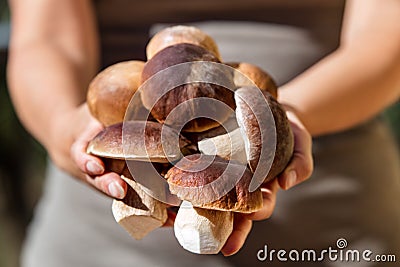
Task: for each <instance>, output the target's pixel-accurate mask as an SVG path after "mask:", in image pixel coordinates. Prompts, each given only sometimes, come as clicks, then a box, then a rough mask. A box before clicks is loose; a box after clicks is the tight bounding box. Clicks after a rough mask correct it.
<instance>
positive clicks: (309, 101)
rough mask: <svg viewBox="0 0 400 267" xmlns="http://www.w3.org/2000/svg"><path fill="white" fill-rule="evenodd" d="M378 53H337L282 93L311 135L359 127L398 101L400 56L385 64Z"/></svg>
mask: <svg viewBox="0 0 400 267" xmlns="http://www.w3.org/2000/svg"><path fill="white" fill-rule="evenodd" d="M376 54H379V53H370V51H367V50H363V49H362V48H361V49H358V50H357V51H356V49H346V48H344V49H339V50H338V51H336V52H335V53H333V54H332V55H330V56H328V57H327V58H325V59H324V60H322V61H321V62H319V63H317V64H316V65H315V66H313V67H312V68H311V69H310V70H308V71H306V72H305V73H303V74H302V75H301V76H299V77H297V78H296V79H294V80H293V81H291V82H290V83H288V84H286V85H285V86H283V87H282V88H281V89H280V91H279V98H280V101H281V102H283V103H286V104H288V105H290V106H292V107H293V108H294V109H295V110H296V111H297V113H298V115H299V117H300V119H301V120H302V121H303V122H304V124H305V126H306V127H307V129H308V130H309V131H310V133H311V134H312V135H314V136H315V135H321V134H325V133H331V132H335V131H339V130H343V129H346V128H348V127H351V126H354V125H356V124H358V123H361V122H363V121H365V120H367V119H369V118H371V117H373V116H375V115H376V114H377V113H379V112H380V111H382V110H383V109H384V108H385V107H387V106H388V105H390V104H391V103H394V102H395V101H396V100H397V99H398V98H399V97H400V65H399V63H398V62H400V58H399V59H397V62H396V60H388V61H386V62H385V61H384V62H378V61H380V60H379V59H377V58H376V57H377V56H376Z"/></svg>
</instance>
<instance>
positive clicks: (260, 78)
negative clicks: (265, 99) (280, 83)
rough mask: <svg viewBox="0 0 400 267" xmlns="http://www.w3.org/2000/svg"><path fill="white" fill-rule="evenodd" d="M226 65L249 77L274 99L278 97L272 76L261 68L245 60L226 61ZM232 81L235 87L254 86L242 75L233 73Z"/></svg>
mask: <svg viewBox="0 0 400 267" xmlns="http://www.w3.org/2000/svg"><path fill="white" fill-rule="evenodd" d="M225 64H227V65H228V66H231V67H232V68H234V69H236V70H238V71H240V72H241V73H242V74H243V75H244V76H246V77H247V78H249V79H250V80H251V81H253V82H254V84H255V85H256V86H257V87H258V88H260V89H261V90H262V91H267V92H268V93H270V94H271V95H272V96H273V97H274V98H275V99H276V98H277V97H278V87H277V85H276V83H275V81H274V80H273V79H272V77H271V76H270V75H269V74H268V73H267V72H266V71H264V70H263V69H262V68H260V67H258V66H256V65H254V64H251V63H247V62H227V63H225ZM233 79H234V81H235V85H236V86H237V87H243V86H254V85H253V84H251V83H249V81H248V80H247V79H244V77H243V76H242V75H237V74H234V78H233Z"/></svg>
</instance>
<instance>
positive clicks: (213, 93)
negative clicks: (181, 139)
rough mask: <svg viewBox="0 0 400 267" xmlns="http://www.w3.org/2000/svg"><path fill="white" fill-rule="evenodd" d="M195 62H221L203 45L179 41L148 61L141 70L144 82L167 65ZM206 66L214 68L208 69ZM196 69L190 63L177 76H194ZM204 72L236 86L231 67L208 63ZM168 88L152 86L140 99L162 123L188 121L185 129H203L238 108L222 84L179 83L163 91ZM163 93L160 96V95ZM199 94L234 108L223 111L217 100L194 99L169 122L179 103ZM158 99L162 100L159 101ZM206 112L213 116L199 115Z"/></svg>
mask: <svg viewBox="0 0 400 267" xmlns="http://www.w3.org/2000/svg"><path fill="white" fill-rule="evenodd" d="M195 61H208V62H215V63H219V60H218V59H217V58H216V57H215V56H214V54H212V53H211V52H209V51H208V50H207V49H205V48H203V47H200V46H196V45H193V44H187V43H182V44H176V45H172V46H169V47H167V48H165V49H163V50H161V51H160V52H158V53H157V54H156V55H155V56H154V57H153V58H151V59H150V60H149V61H148V62H147V63H146V64H145V66H144V69H143V72H142V82H145V81H147V80H148V79H149V78H150V77H152V76H153V75H154V74H156V73H158V72H160V71H162V70H165V69H167V68H168V67H171V66H175V65H178V64H181V63H186V62H195ZM207 67H210V68H211V69H207V70H205V68H207ZM197 68H198V65H195V66H193V65H191V66H190V67H189V66H188V67H187V68H185V69H183V70H182V71H180V73H179V74H176V75H179V77H192V75H193V74H194V73H197V71H199V70H198V69H197ZM201 71H203V72H204V71H206V72H207V75H209V76H210V77H213V79H217V80H218V82H219V84H228V85H229V86H231V87H232V88H234V84H233V79H232V73H231V72H230V71H229V70H228V68H226V69H225V70H224V69H222V68H218V67H213V66H211V64H209V65H208V66H203V67H202V70H201ZM165 79H170V80H171V78H170V77H165ZM167 89H170V88H167ZM171 89H172V88H171ZM165 90H166V88H165V85H164V83H162V84H161V85H160V86H150V87H149V88H148V90H142V91H141V98H142V102H143V105H144V106H145V107H146V108H147V109H148V110H150V111H151V114H152V116H153V117H154V118H155V119H156V120H157V121H159V122H161V123H168V124H170V125H180V124H182V122H185V123H186V122H187V124H185V123H183V124H185V127H184V128H183V131H187V132H201V131H206V130H208V129H211V128H214V127H217V126H218V125H219V123H218V122H217V121H220V122H223V121H224V120H226V119H227V118H228V116H229V115H230V114H232V110H234V108H235V101H234V99H233V92H232V91H231V90H229V89H227V88H225V87H223V86H220V85H216V84H212V83H205V82H192V83H186V84H183V85H179V86H177V87H175V88H173V89H172V90H170V91H168V92H166V93H164V92H165ZM160 96H161V98H159V97H160ZM200 97H204V98H211V99H215V100H218V101H221V102H222V103H225V104H226V105H227V106H229V107H230V108H231V110H221V109H220V108H218V107H217V106H216V105H215V102H212V101H207V102H201V103H199V102H194V101H192V102H190V104H189V102H187V103H188V107H187V108H184V109H181V111H180V112H178V114H177V113H175V114H174V116H173V118H171V120H170V121H169V122H166V118H167V116H168V115H170V113H171V111H172V110H174V109H175V108H176V107H177V106H178V105H179V104H181V103H184V102H186V101H188V100H192V99H195V98H200ZM157 99H159V100H158V101H157ZM203 111H207V113H208V114H209V115H208V116H209V117H211V118H213V119H207V118H204V117H201V118H199V117H200V116H199V114H200V113H201V112H203Z"/></svg>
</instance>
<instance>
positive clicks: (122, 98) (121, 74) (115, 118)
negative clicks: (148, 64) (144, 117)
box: [86, 60, 144, 126]
mask: <svg viewBox="0 0 400 267" xmlns="http://www.w3.org/2000/svg"><path fill="white" fill-rule="evenodd" d="M143 67H144V62H143V61H138V60H131V61H124V62H119V63H117V64H114V65H111V66H109V67H108V68H106V69H104V70H103V71H101V72H99V73H98V74H97V75H96V77H95V78H93V80H92V81H91V83H90V85H89V88H88V93H87V97H86V100H87V103H88V107H89V110H90V112H91V113H92V115H93V116H94V117H95V118H97V119H98V120H99V121H100V122H101V123H102V124H103V125H105V126H108V125H111V124H115V123H118V122H122V121H123V120H124V116H125V112H126V109H127V107H128V105H129V102H130V100H131V98H132V96H133V95H134V93H135V92H136V91H137V89H138V87H139V86H140V80H141V74H142V70H143ZM140 105H141V103H140Z"/></svg>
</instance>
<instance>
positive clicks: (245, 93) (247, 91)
mask: <svg viewBox="0 0 400 267" xmlns="http://www.w3.org/2000/svg"><path fill="white" fill-rule="evenodd" d="M254 88H255V87H242V88H240V89H238V90H236V91H235V100H236V105H237V108H236V117H237V119H238V124H239V126H240V127H241V129H242V132H243V133H245V135H246V137H247V140H248V142H249V155H248V163H249V166H250V169H251V170H252V171H253V172H254V171H255V169H256V168H257V166H258V163H259V160H260V154H261V151H262V149H263V140H262V138H261V131H260V126H259V123H258V121H257V118H256V115H255V114H254V113H253V111H252V110H251V108H253V109H254V111H255V112H256V113H258V114H257V117H258V119H261V120H263V119H264V117H265V116H266V115H267V114H260V113H261V111H260V110H259V109H258V106H257V105H258V104H256V103H258V100H259V99H258V98H259V95H258V94H254V91H252V90H254ZM261 93H262V95H263V96H264V98H265V100H266V101H267V102H268V105H269V107H270V109H271V112H272V115H273V117H274V121H275V129H276V147H275V155H274V159H273V162H272V165H271V168H270V170H269V173H268V175H267V177H266V178H265V180H264V183H266V182H268V181H271V180H272V179H273V178H275V177H276V176H277V175H279V174H280V173H281V172H282V171H283V170H284V169H285V167H286V165H287V164H288V163H289V161H290V159H291V157H292V154H293V144H294V141H293V133H292V130H291V128H290V125H289V121H288V119H287V117H286V113H285V111H284V109H283V108H282V106H281V105H280V104H279V103H278V102H277V101H276V99H275V98H274V97H273V96H271V94H269V93H268V92H266V91H261ZM245 101H246V102H247V104H246V103H245ZM250 107H251V108H250ZM266 138H268V136H266Z"/></svg>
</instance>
